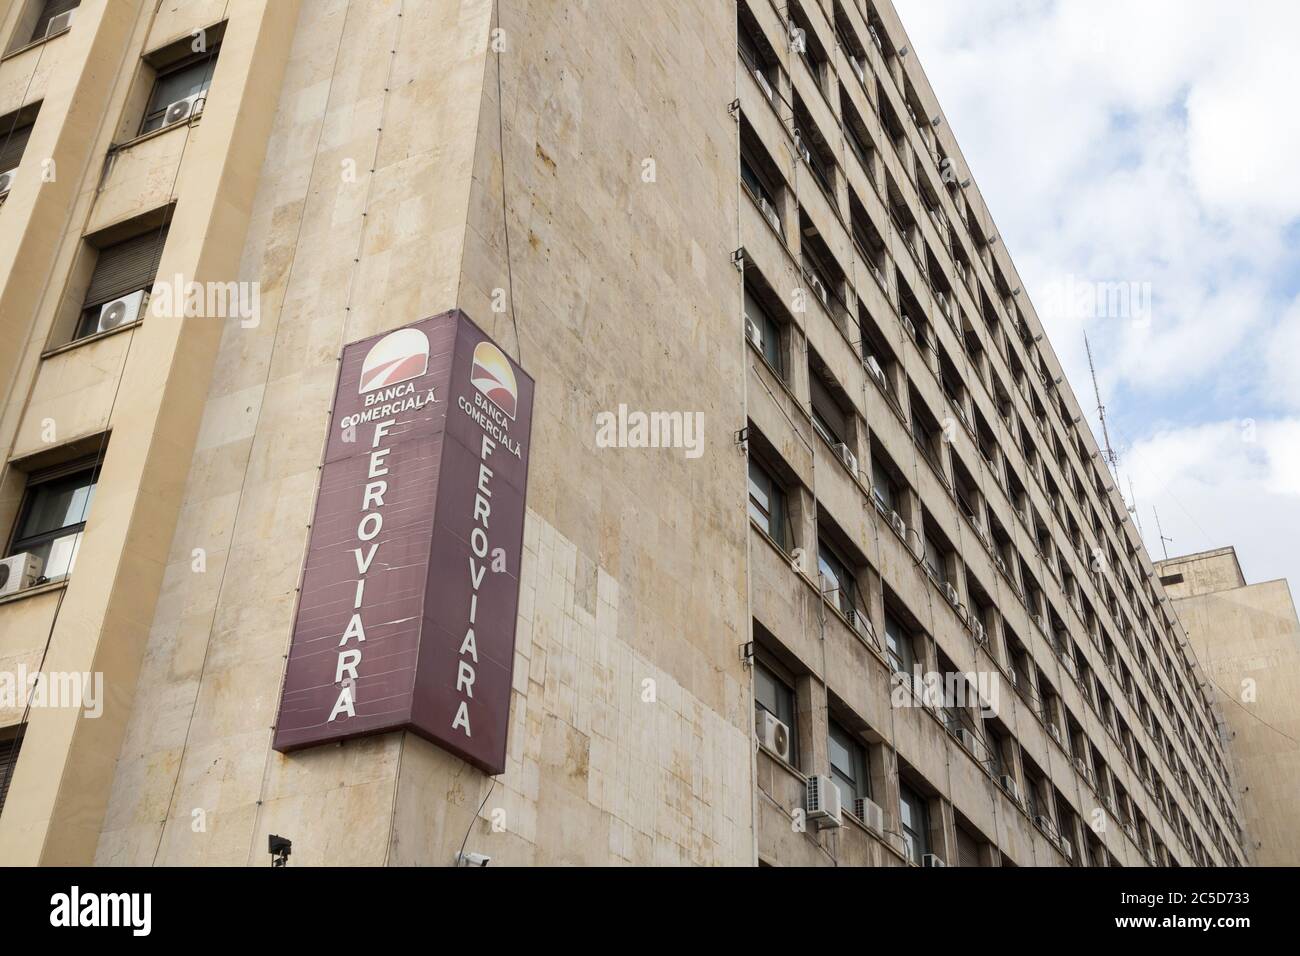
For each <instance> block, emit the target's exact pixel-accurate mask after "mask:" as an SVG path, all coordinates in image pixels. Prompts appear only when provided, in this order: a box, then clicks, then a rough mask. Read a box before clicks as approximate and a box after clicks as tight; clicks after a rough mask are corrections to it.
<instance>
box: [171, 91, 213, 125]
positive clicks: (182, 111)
mask: <svg viewBox="0 0 1300 956" xmlns="http://www.w3.org/2000/svg"><path fill="white" fill-rule="evenodd" d="M206 95H207V94H206V93H191V94H190V95H189V96H187V97H185V99H183V100H177V101H176V102H175V103H172V104H170V105H169V106H168V107H167V112H166V113H164V114H163V126H170V125H171V124H172V123H179V122H181V121H182V120H187V119H189V118H190V117H191V116H195V115H197V114H199V113H201V112H203V99H204V97H205V96H206Z"/></svg>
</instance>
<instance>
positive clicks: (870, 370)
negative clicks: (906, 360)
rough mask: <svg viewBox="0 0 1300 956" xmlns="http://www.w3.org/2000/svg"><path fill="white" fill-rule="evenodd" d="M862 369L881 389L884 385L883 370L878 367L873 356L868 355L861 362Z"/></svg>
mask: <svg viewBox="0 0 1300 956" xmlns="http://www.w3.org/2000/svg"><path fill="white" fill-rule="evenodd" d="M862 367H863V368H865V369H866V370H867V374H868V375H870V376H871V377H872V378H874V379H875V380H876V381H877V382H879V383H880V385H881V387H882V388H883V387H884V385H885V370H884V369H883V368H881V367H880V363H879V362H877V361H876V357H875V356H874V355H868V356H867V357H866V358H864V359H863V360H862Z"/></svg>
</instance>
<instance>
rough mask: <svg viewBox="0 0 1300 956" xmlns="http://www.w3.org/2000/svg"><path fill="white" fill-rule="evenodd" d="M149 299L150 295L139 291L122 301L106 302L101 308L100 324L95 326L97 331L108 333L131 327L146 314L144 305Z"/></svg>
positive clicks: (121, 299)
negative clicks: (123, 327)
mask: <svg viewBox="0 0 1300 956" xmlns="http://www.w3.org/2000/svg"><path fill="white" fill-rule="evenodd" d="M148 297H149V293H147V292H146V291H145V290H144V289H139V290H137V291H135V292H132V293H131V294H130V295H124V296H122V298H120V299H114V300H113V301H112V302H105V303H104V304H103V305H102V306H100V307H99V322H98V323H97V324H96V326H95V331H96V332H107V331H108V330H109V329H116V328H119V327H121V326H123V325H130V324H131V323H132V322H134V321H135V320H136V319H138V318H140V316H141V315H142V314H143V313H144V305H145V302H146V300H147V299H148Z"/></svg>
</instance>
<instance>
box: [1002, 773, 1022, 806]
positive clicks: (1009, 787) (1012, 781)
mask: <svg viewBox="0 0 1300 956" xmlns="http://www.w3.org/2000/svg"><path fill="white" fill-rule="evenodd" d="M998 784H999V785H1000V786H1001V787H1002V789H1003V790H1005V791H1006V792H1007V793H1008V794H1010V795H1011V799H1012V800H1014V801H1016V803H1019V802H1020V788H1019V787H1017V786H1016V778H1015V777H1013V776H1011V774H1009V773H1004V774H1003V775H1002V776H1001V777H999V778H998Z"/></svg>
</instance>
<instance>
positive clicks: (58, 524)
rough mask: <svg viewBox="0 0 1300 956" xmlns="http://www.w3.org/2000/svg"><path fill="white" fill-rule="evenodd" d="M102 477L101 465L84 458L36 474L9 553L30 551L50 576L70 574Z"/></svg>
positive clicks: (30, 484) (45, 574)
mask: <svg viewBox="0 0 1300 956" xmlns="http://www.w3.org/2000/svg"><path fill="white" fill-rule="evenodd" d="M98 479H99V465H98V464H87V463H86V462H85V460H84V459H83V461H82V462H80V463H78V464H76V465H72V466H67V467H64V468H59V469H50V470H49V471H47V472H44V473H41V472H38V473H36V474H33V475H32V476H31V478H30V479H29V480H28V484H27V494H26V496H25V497H24V499H23V505H22V509H21V510H20V511H19V516H18V525H17V527H16V530H15V532H14V536H13V540H12V542H11V543H10V545H9V554H21V553H22V552H24V551H28V552H31V553H32V554H34V555H36V556H37V557H38V558H40V559H41V561H42V562H43V564H44V568H43V570H42V572H41V573H42V575H43V576H44V577H45V578H47V579H48V580H56V579H59V578H63V577H66V576H67V575H68V574H70V573H71V572H72V566H73V565H74V564H75V563H76V560H77V550H78V548H79V547H80V544H81V533H82V530H83V529H84V528H85V527H86V516H87V515H88V514H89V513H90V503H91V500H92V499H93V498H94V496H95V483H96V481H98Z"/></svg>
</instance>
